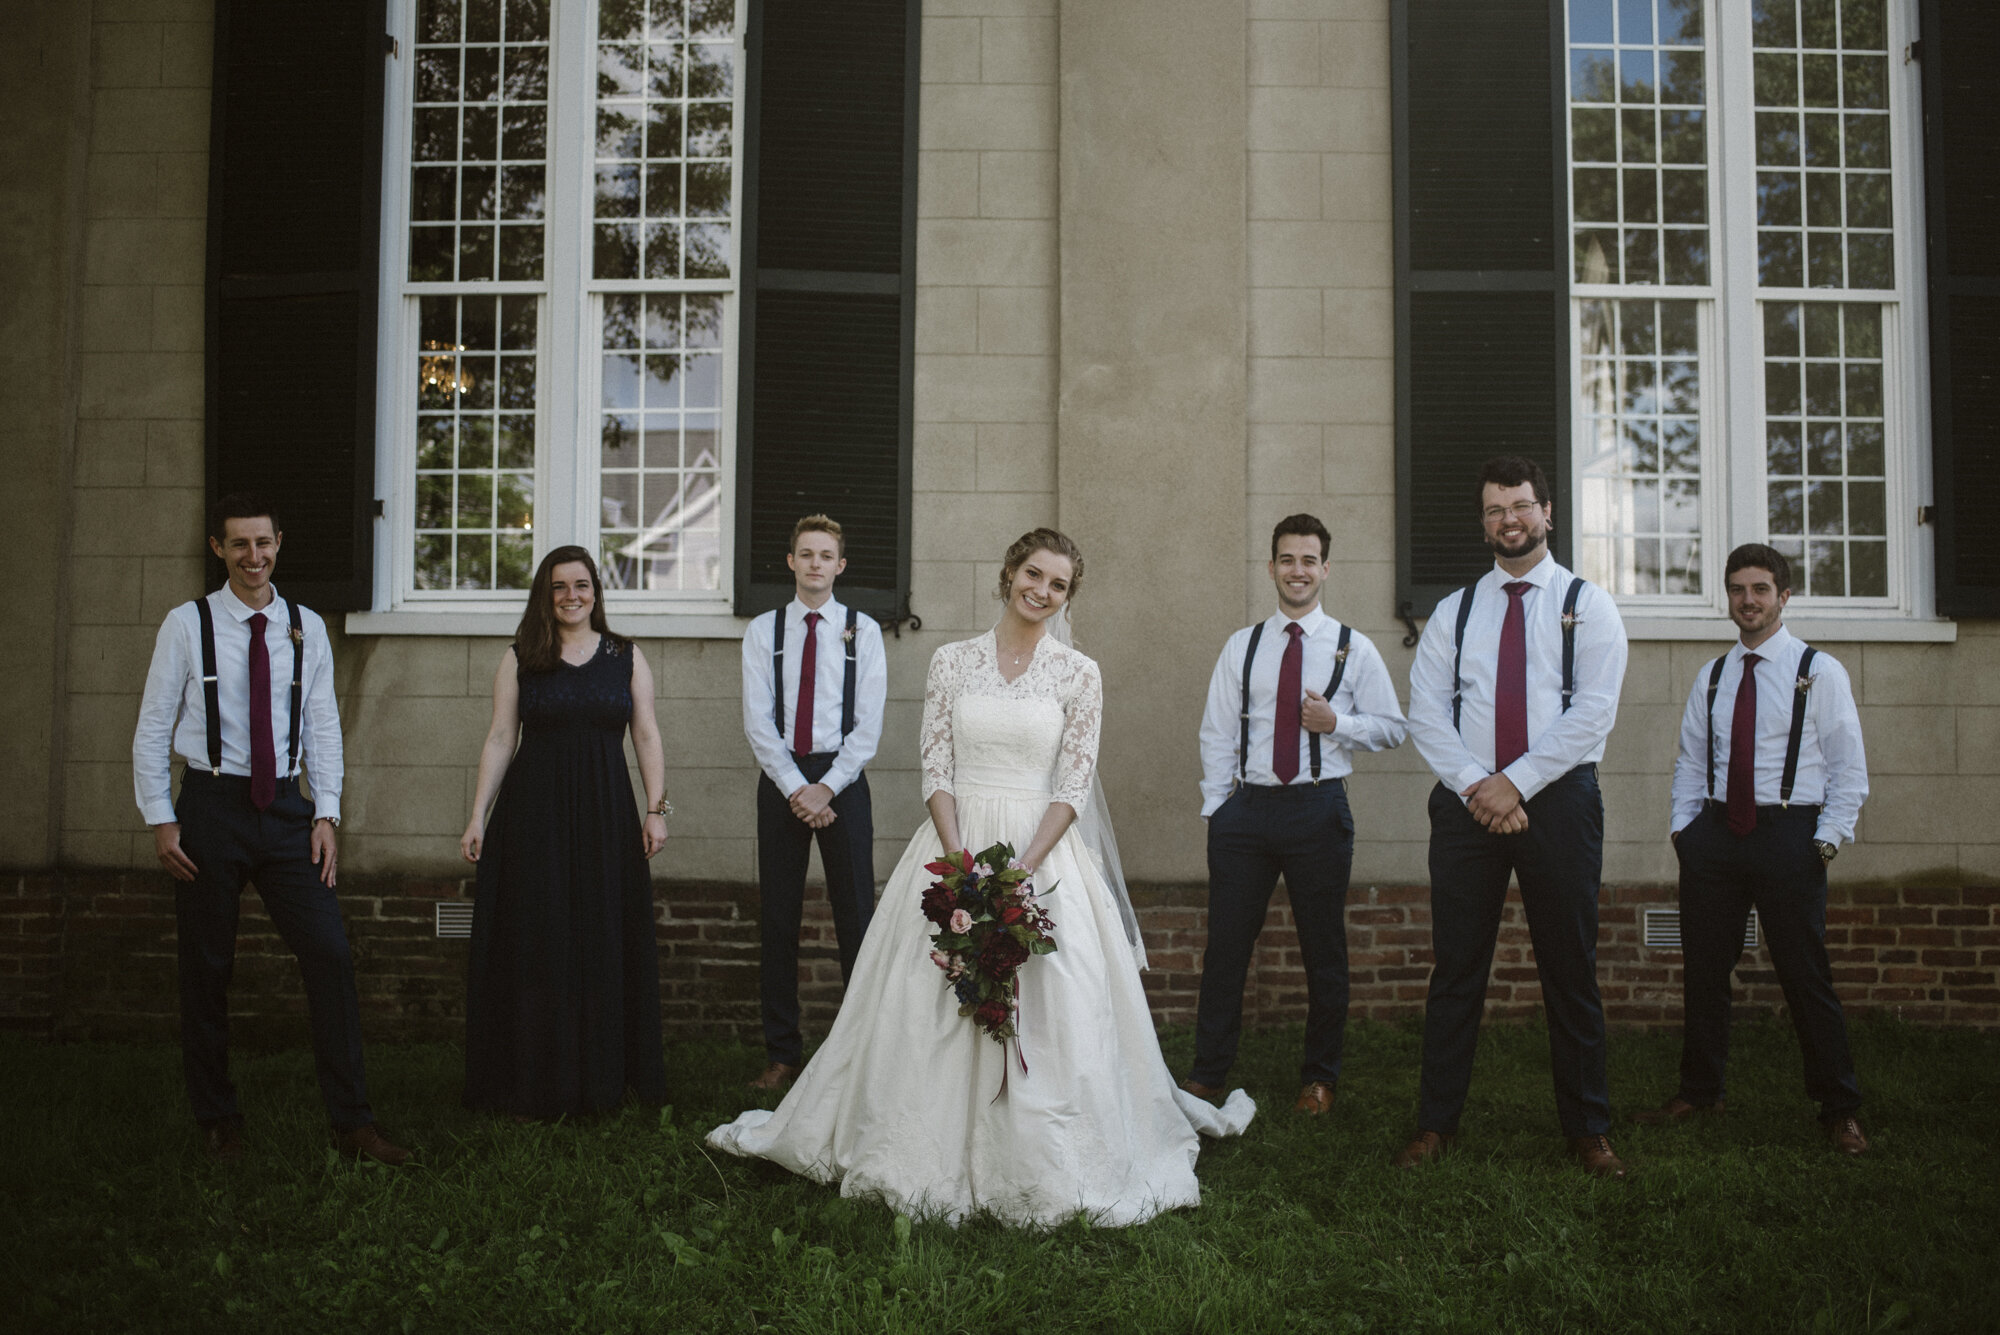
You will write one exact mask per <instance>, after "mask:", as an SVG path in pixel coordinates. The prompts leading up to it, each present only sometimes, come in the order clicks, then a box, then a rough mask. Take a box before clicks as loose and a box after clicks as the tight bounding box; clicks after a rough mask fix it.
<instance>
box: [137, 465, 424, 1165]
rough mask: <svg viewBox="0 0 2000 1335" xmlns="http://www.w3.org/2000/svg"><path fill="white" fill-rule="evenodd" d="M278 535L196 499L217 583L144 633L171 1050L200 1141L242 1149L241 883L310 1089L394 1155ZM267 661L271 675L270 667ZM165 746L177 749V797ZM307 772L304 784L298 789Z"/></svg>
mask: <svg viewBox="0 0 2000 1335" xmlns="http://www.w3.org/2000/svg"><path fill="white" fill-rule="evenodd" d="M282 541H283V534H282V533H281V532H280V531H279V528H278V519H277V515H276V514H275V512H274V511H273V510H272V509H271V507H270V505H269V504H267V503H266V502H264V501H263V500H261V499H259V498H257V497H255V496H249V495H244V494H242V493H238V494H235V495H231V496H225V497H223V498H222V499H221V500H219V501H217V502H216V503H215V505H214V507H213V508H212V509H211V510H210V511H209V520H208V547H209V550H210V551H212V552H213V553H215V555H216V556H217V557H218V558H219V559H220V560H221V561H222V564H223V567H224V569H225V570H227V572H228V574H229V582H228V583H227V584H226V585H224V586H223V587H222V588H220V589H217V590H216V591H215V592H214V593H211V594H209V595H208V596H207V597H206V598H202V599H200V600H198V601H196V602H192V603H183V604H182V605H181V606H179V607H176V608H175V609H174V610H173V611H171V612H169V613H167V619H166V622H165V623H164V624H163V625H162V626H161V627H160V634H159V639H158V641H157V642H156V643H155V645H154V647H153V664H152V668H151V670H150V671H148V672H147V674H146V693H145V697H144V699H143V701H142V703H141V704H140V706H139V726H138V728H137V730H136V731H135V732H134V733H133V735H132V784H133V789H134V792H135V795H136V796H137V798H138V802H139V810H140V812H141V813H142V814H143V815H144V816H145V818H146V823H147V824H149V825H151V826H152V827H153V848H154V851H155V853H156V854H157V855H158V857H159V860H160V865H162V866H163V867H165V868H166V869H167V871H168V873H169V874H170V875H172V876H173V878H174V879H175V880H176V881H178V882H180V884H179V885H178V886H176V887H175V890H174V919H175V931H176V936H177V938H178V941H179V959H180V1008H181V1064H182V1068H183V1071H184V1073H185V1075H186V1079H187V1090H188V1101H189V1102H190V1103H191V1104H193V1106H194V1115H195V1120H196V1122H197V1123H198V1124H199V1125H200V1126H201V1128H202V1131H203V1133H204V1136H205V1139H206V1143H207V1147H208V1151H209V1153H210V1154H211V1155H212V1156H214V1157H215V1158H216V1159H219V1160H223V1161H230V1160H235V1159H239V1158H241V1157H242V1154H243V1129H242V1128H243V1114H242V1111H241V1110H240V1109H239V1108H238V1106H237V1102H236V1086H235V1085H234V1084H232V1083H231V1082H230V1079H229V998H228V988H229V975H230V973H231V971H232V969H233V968H234V966H235V960H236V922H237V911H238V907H239V903H240V901H241V899H242V895H243V886H244V883H245V882H246V881H254V882H255V883H256V885H257V894H258V895H259V897H260V898H262V899H263V901H264V908H265V910H266V911H267V912H269V913H270V915H271V921H272V922H273V923H274V924H275V925H276V926H277V928H278V932H279V935H281V936H282V937H283V938H284V940H285V944H286V946H288V947H289V948H290V949H291V952H292V954H293V955H294V956H296V957H297V958H298V962H299V973H300V975H301V976H302V977H303V979H304V980H305V992H306V1012H307V1014H308V1016H310V1018H311V1025H312V1041H313V1061H314V1065H315V1066H316V1068H317V1070H318V1074H319V1089H320V1096H321V1097H322V1098H323V1099H324V1100H325V1102H326V1110H327V1115H328V1117H329V1118H330V1119H331V1120H332V1123H333V1143H334V1146H335V1148H336V1149H338V1150H339V1151H340V1152H341V1153H342V1154H344V1155H346V1156H348V1157H349V1158H368V1159H374V1160H376V1161H377V1162H380V1163H385V1164H391V1165H395V1164H401V1163H403V1162H405V1161H406V1160H408V1159H409V1157H410V1156H409V1152H408V1151H406V1150H403V1149H400V1148H398V1147H397V1146H395V1145H392V1144H390V1143H389V1142H388V1141H387V1140H385V1139H383V1137H382V1134H381V1133H380V1132H379V1131H378V1130H376V1127H375V1115H374V1113H373V1112H372V1111H371V1110H370V1109H369V1106H368V1091H367V1087H366V1080H365V1079H364V1076H363V1072H362V1063H361V1007H360V1003H359V1001H358V1000H357V999H356V996H355V990H354V960H353V955H352V953H351V952H350V951H349V949H348V945H347V933H346V931H345V930H344V928H343V927H342V925H341V921H340V904H339V901H338V900H337V899H336V898H335V897H334V893H333V886H334V879H335V867H336V864H337V862H338V860H339V849H338V847H337V840H336V832H337V831H338V829H339V827H340V787H341V763H342V751H341V742H340V713H339V709H338V706H337V705H336V704H335V702H334V696H333V649H332V645H331V644H330V643H329V642H328V640H327V635H326V623H325V622H323V621H321V620H320V618H319V617H318V616H317V615H316V614H315V613H313V612H311V611H309V610H307V609H306V608H303V607H301V606H299V605H298V604H297V603H293V602H288V601H286V600H285V599H284V598H282V597H280V596H279V595H278V592H277V590H276V589H274V588H273V587H272V585H271V575H272V572H273V571H275V570H276V569H277V565H278V548H279V546H280V545H281V543H282ZM274 669H275V670H276V673H277V674H278V675H276V676H274V675H273V670H274ZM175 752H179V753H180V755H181V757H182V759H183V760H185V761H186V769H185V771H184V772H183V774H182V775H181V791H180V799H179V801H178V802H176V801H175V800H174V797H173V773H172V762H173V756H174V753H175ZM302 770H305V771H310V773H311V777H312V795H311V796H310V797H307V796H306V794H305V793H303V792H302V791H300V788H299V775H300V772H301V771H302Z"/></svg>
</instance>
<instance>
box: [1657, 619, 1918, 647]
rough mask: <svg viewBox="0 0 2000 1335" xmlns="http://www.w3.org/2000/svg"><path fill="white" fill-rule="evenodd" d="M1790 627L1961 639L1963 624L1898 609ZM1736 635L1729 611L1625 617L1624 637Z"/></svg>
mask: <svg viewBox="0 0 2000 1335" xmlns="http://www.w3.org/2000/svg"><path fill="white" fill-rule="evenodd" d="M1785 626H1786V628H1787V629H1789V630H1790V631H1791V632H1792V634H1794V635H1796V636H1798V637H1799V638H1800V639H1802V640H1804V641H1806V642H1807V643H1808V644H1840V643H1847V644H1854V643H1857V642H1867V643H1873V644H1881V643H1903V644H1952V643H1955V642H1956V641H1957V640H1958V623H1957V622H1956V621H1951V620H1947V619H1946V618H1944V617H1935V618H1932V619H1929V620H1924V619H1920V618H1915V617H1906V616H1902V615H1899V614H1889V615H1879V616H1867V615H1854V616H1813V615H1811V614H1809V613H1808V614H1806V615H1803V616H1788V617H1786V618H1785ZM1736 636H1737V630H1736V625H1735V623H1734V622H1732V621H1731V620H1730V619H1729V618H1728V617H1725V616H1688V617H1664V616H1632V615H1627V616H1626V617H1625V638H1626V639H1628V640H1708V641H1712V642H1716V643H1724V642H1727V641H1729V640H1733V639H1735V638H1736Z"/></svg>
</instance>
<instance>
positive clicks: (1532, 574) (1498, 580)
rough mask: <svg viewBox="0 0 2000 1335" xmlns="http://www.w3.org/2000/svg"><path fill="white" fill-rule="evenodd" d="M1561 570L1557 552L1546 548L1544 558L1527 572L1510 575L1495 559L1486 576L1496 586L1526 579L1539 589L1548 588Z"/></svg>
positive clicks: (1500, 586) (1501, 586)
mask: <svg viewBox="0 0 2000 1335" xmlns="http://www.w3.org/2000/svg"><path fill="white" fill-rule="evenodd" d="M1561 570H1562V567H1561V566H1559V565H1557V564H1556V558H1555V553H1553V552H1551V551H1549V550H1547V549H1546V548H1544V549H1543V551H1542V559H1541V560H1539V561H1537V562H1535V564H1534V567H1533V568H1532V569H1531V570H1529V571H1528V573H1527V574H1525V575H1510V574H1508V573H1507V572H1506V571H1505V570H1502V569H1501V568H1500V563H1499V562H1498V561H1495V562H1494V563H1493V569H1492V570H1490V571H1488V572H1487V576H1486V577H1487V578H1488V579H1489V580H1491V581H1492V582H1493V585H1494V587H1496V588H1504V587H1505V586H1506V585H1509V584H1512V583H1513V582H1514V581H1515V580H1525V581H1527V582H1528V583H1530V584H1532V585H1534V586H1535V587H1536V588H1538V589H1546V588H1548V587H1549V585H1550V584H1552V583H1554V582H1555V578H1556V575H1557V573H1558V572H1559V571H1561Z"/></svg>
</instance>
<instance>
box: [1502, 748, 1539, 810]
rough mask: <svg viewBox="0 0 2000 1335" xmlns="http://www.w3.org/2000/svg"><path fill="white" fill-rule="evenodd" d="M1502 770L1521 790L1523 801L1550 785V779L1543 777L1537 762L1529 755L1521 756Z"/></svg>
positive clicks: (1508, 779) (1509, 780)
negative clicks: (1536, 766)
mask: <svg viewBox="0 0 2000 1335" xmlns="http://www.w3.org/2000/svg"><path fill="white" fill-rule="evenodd" d="M1500 772H1501V773H1502V774H1504V775H1506V776H1507V781H1508V782H1509V783H1511V784H1513V785H1514V787H1515V788H1516V789H1518V790H1519V791H1520V794H1521V800H1522V801H1523V802H1525V801H1527V800H1528V799H1529V798H1531V797H1533V796H1534V795H1535V794H1536V793H1539V792H1541V791H1542V789H1544V788H1546V787H1548V786H1549V785H1548V781H1547V780H1545V779H1544V778H1542V776H1541V773H1540V772H1539V771H1538V770H1537V769H1536V768H1535V762H1534V761H1533V760H1532V759H1531V758H1529V757H1528V756H1522V757H1520V758H1519V759H1517V760H1515V762H1514V763H1513V764H1511V765H1509V766H1508V767H1507V768H1506V769H1503V770H1501V771H1500Z"/></svg>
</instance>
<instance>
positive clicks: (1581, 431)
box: [1567, 0, 1923, 613]
mask: <svg viewBox="0 0 2000 1335" xmlns="http://www.w3.org/2000/svg"><path fill="white" fill-rule="evenodd" d="M1907 7H1908V5H1907V3H1906V0H1750V3H1749V4H1747V5H1744V4H1735V3H1721V0H1569V4H1568V44H1569V64H1568V70H1567V79H1568V93H1569V104H1570V115H1569V170H1570V220H1571V240H1572V247H1571V253H1572V261H1571V263H1572V270H1571V274H1570V278H1571V292H1572V296H1573V301H1572V318H1573V327H1572V334H1571V337H1572V348H1573V352H1574V354H1575V363H1574V364H1575V368H1576V374H1575V378H1574V382H1573V383H1574V384H1575V385H1576V386H1577V388H1578V401H1577V405H1576V412H1575V421H1576V424H1577V427H1576V440H1575V454H1574V461H1575V475H1576V479H1577V496H1578V500H1577V512H1576V522H1577V537H1578V542H1577V564H1578V568H1579V571H1580V573H1582V574H1583V575H1584V576H1585V577H1587V578H1590V579H1593V580H1597V581H1599V582H1601V583H1603V584H1604V585H1605V586H1606V587H1607V588H1609V589H1611V590H1612V591H1613V592H1615V593H1617V594H1619V595H1620V596H1621V597H1623V598H1625V599H1627V600H1628V601H1630V602H1634V603H1637V604H1640V605H1651V606H1654V607H1656V608H1657V609H1658V610H1659V611H1661V612H1663V613H1671V612H1672V611H1674V610H1675V609H1685V610H1688V611H1699V612H1706V611H1708V610H1709V609H1710V608H1713V607H1715V606H1719V605H1720V602H1721V582H1722V581H1721V574H1722V561H1723V558H1724V557H1725V555H1726V554H1727V552H1728V551H1729V549H1730V548H1731V547H1732V546H1734V545H1736V544H1737V543H1741V542H1746V541H1769V542H1770V543H1771V544H1772V545H1773V546H1775V547H1777V548H1778V549H1779V550H1780V551H1782V552H1785V553H1786V554H1787V555H1788V556H1789V557H1791V558H1792V560H1793V562H1794V564H1795V575H1794V588H1795V593H1796V596H1798V597H1800V598H1803V599H1809V600H1814V601H1820V600H1824V602H1825V605H1826V606H1827V607H1828V608H1829V609H1832V608H1834V607H1880V608H1903V609H1906V610H1907V609H1908V608H1910V607H1912V606H1913V605H1914V603H1915V601H1916V594H1917V590H1916V582H1917V577H1916V573H1915V565H1916V562H1915V561H1914V559H1913V549H1914V527H1915V523H1916V514H1915V506H1914V504H1912V503H1911V501H1910V498H1911V497H1912V496H1914V495H1915V494H1916V481H1917V478H1918V477H1919V472H1918V469H1919V467H1920V460H1919V457H1918V455H1919V446H1920V445H1921V444H1923V442H1922V441H1921V440H1919V439H1918V436H1919V432H1918V431H1917V430H1916V428H1915V424H1916V423H1918V422H1921V420H1922V417H1921V410H1920V405H1919V404H1918V402H1917V398H1916V395H1915V393H1914V392H1913V382H1914V380H1915V371H1916V368H1917V367H1918V366H1919V360H1920V359H1919V357H1918V353H1919V352H1920V350H1921V347H1922V344H1921V342H1920V334H1919V329H1918V324H1919V321H1918V320H1917V319H1916V318H1914V316H1913V314H1912V312H1911V311H1910V310H1909V307H1910V305H1911V301H1910V297H1911V294H1912V292H1914V291H1916V290H1919V288H1920V284H1919V283H1918V282H1917V280H1916V279H1915V278H1914V277H1913V276H1912V275H1913V274H1915V273H1916V272H1917V271H1916V270H1915V269H1914V267H1913V266H1912V264H1911V263H1910V262H1909V261H1908V255H1909V253H1910V252H1913V251H1920V250H1921V236H1920V234H1918V233H1917V232H1916V231H1915V230H1914V229H1915V228H1916V227H1917V218H1916V217H1915V214H1916V211H1917V203H1918V199H1919V194H1918V191H1917V189H1916V183H1915V180H1914V172H1915V168H1916V162H1915V158H1916V154H1915V153H1914V152H1913V151H1912V150H1911V147H1910V145H1911V143H1913V142H1914V141H1913V140H1912V139H1910V138H1909V137H1908V136H1910V135H1911V134H1913V131H1914V117H1915V95H1916V89H1915V85H1914V82H1913V80H1912V77H1911V76H1910V74H1909V73H1908V72H1907V71H1906V70H1905V69H1904V68H1903V62H1902V55H1901V45H1900V42H1901V41H1902V40H1906V39H1903V38H1900V37H1899V34H1900V33H1902V32H1904V31H1907V29H1908V15H1907V14H1906V13H1905V10H1906V9H1907Z"/></svg>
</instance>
